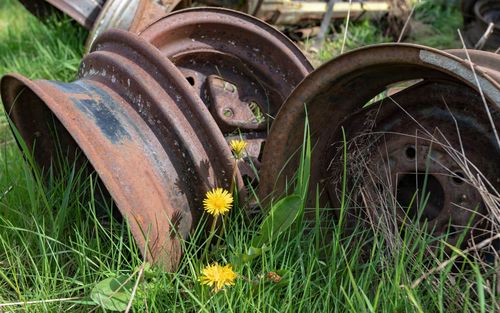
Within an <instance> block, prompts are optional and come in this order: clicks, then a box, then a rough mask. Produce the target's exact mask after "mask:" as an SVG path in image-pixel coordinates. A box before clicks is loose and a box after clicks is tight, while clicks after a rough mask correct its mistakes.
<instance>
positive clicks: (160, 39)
mask: <svg viewBox="0 0 500 313" xmlns="http://www.w3.org/2000/svg"><path fill="white" fill-rule="evenodd" d="M140 36H141V37H142V38H144V39H145V40H147V41H149V42H150V43H152V44H153V45H154V46H156V47H158V49H160V51H161V52H162V54H163V55H164V56H165V57H167V58H169V59H170V60H171V61H172V62H173V63H174V64H176V66H177V67H178V68H179V69H180V71H181V72H182V73H183V74H184V77H186V80H187V81H188V82H189V83H190V84H191V85H192V87H193V88H194V89H195V90H196V92H197V93H198V95H199V96H200V97H201V99H202V100H203V102H204V103H205V104H206V106H207V107H208V108H209V110H210V112H211V114H212V116H213V117H214V118H215V120H216V121H217V123H218V125H219V128H220V129H221V131H222V132H223V133H224V135H225V136H226V138H228V140H230V139H231V138H234V137H239V136H242V137H243V138H244V139H245V140H246V141H247V143H248V148H247V154H248V158H247V159H246V161H247V162H241V163H240V164H239V166H240V173H241V174H242V175H243V176H245V177H246V179H247V180H249V181H255V179H256V175H255V172H254V170H253V168H257V169H258V168H259V164H260V160H259V157H260V154H261V150H262V144H263V142H264V140H265V138H266V135H267V130H268V128H269V126H270V124H271V122H272V119H273V118H274V116H275V114H276V112H277V111H278V109H279V107H280V106H281V104H282V103H283V101H284V100H285V99H286V97H287V96H288V95H289V94H290V93H291V91H292V90H293V88H294V87H295V86H296V85H297V84H298V83H299V82H300V81H301V80H302V79H303V78H304V77H305V76H306V75H307V74H308V73H309V72H310V71H312V66H311V65H310V63H309V62H308V61H307V59H306V57H305V56H304V55H303V54H302V52H301V51H300V50H299V49H298V47H296V46H295V44H293V43H292V42H291V41H290V40H289V39H288V38H286V37H285V36H284V35H283V34H281V33H280V32H278V31H277V30H276V29H274V28H273V27H272V26H270V25H268V24H266V23H264V22H262V21H260V20H258V19H256V18H254V17H252V16H249V15H246V14H243V13H240V12H236V11H232V10H227V9H218V8H194V9H186V10H181V11H176V12H173V13H171V14H170V15H168V16H167V17H164V18H163V19H161V20H159V21H157V22H156V23H154V24H152V25H150V26H149V27H148V28H147V29H146V30H144V31H143V32H142V33H141V34H140ZM259 111H260V112H261V113H262V115H261V116H258V113H259ZM256 112H257V114H256ZM250 163H251V164H250Z"/></svg>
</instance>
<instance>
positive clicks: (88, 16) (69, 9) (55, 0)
mask: <svg viewBox="0 0 500 313" xmlns="http://www.w3.org/2000/svg"><path fill="white" fill-rule="evenodd" d="M19 1H20V2H21V3H22V4H23V5H24V6H25V7H26V8H27V9H28V10H29V11H30V12H31V13H32V14H33V15H35V16H38V17H41V18H44V17H45V16H47V15H48V14H49V13H50V11H51V10H52V9H56V10H59V11H61V12H63V13H64V14H67V15H69V16H70V17H71V18H73V19H74V20H75V21H76V22H77V23H78V24H80V25H82V26H83V27H85V28H86V29H91V28H92V25H93V24H94V21H95V19H96V18H97V15H98V14H99V11H100V10H101V8H102V6H103V4H104V2H105V1H106V0H19Z"/></svg>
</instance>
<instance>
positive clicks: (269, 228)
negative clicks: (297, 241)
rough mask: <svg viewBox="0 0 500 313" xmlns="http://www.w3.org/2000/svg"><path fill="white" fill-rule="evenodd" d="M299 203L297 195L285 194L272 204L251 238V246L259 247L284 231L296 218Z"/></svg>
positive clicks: (299, 198) (300, 201)
mask: <svg viewBox="0 0 500 313" xmlns="http://www.w3.org/2000/svg"><path fill="white" fill-rule="evenodd" d="M301 205H302V198H301V197H300V196H298V195H290V196H287V197H285V198H283V199H281V200H280V201H278V202H277V203H276V204H274V205H273V206H272V207H271V210H270V212H269V215H268V216H267V217H266V218H265V219H264V221H263V222H262V225H261V226H260V232H259V234H258V235H257V236H256V237H254V239H253V240H252V247H253V248H260V247H262V245H263V244H265V243H268V242H270V241H272V240H274V239H276V238H277V237H278V236H279V235H280V234H281V233H283V232H284V231H286V230H287V229H288V228H289V227H290V226H291V225H292V224H293V222H294V221H295V219H296V218H297V216H298V214H299V212H300V208H301Z"/></svg>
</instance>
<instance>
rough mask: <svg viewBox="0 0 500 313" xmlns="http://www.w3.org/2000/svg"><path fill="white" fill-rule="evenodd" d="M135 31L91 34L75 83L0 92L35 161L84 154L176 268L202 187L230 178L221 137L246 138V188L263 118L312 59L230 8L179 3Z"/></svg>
mask: <svg viewBox="0 0 500 313" xmlns="http://www.w3.org/2000/svg"><path fill="white" fill-rule="evenodd" d="M221 30H225V31H224V32H221ZM142 37H143V38H141V37H138V36H137V35H134V34H133V33H130V32H125V31H120V30H112V31H108V32H106V33H104V34H103V35H101V36H99V37H98V38H97V39H96V41H95V43H94V44H93V48H92V49H91V51H90V53H89V54H88V55H87V56H86V57H85V58H84V59H83V61H82V63H81V65H80V70H79V73H78V78H77V80H76V81H74V82H72V83H61V82H54V81H45V80H36V81H31V80H29V79H27V78H25V77H23V76H20V75H7V76H4V77H3V78H2V81H1V86H0V88H1V89H0V91H1V95H2V100H3V103H4V106H5V112H8V113H9V116H10V118H11V120H12V122H13V125H14V126H15V127H16V128H17V129H18V131H19V133H20V134H21V136H22V137H23V139H24V141H25V142H26V144H27V145H28V147H29V148H30V149H32V150H33V151H34V157H35V160H36V162H37V163H38V164H39V166H40V167H41V168H45V169H47V168H48V167H49V166H50V164H51V163H52V161H54V158H55V157H56V154H57V151H65V152H66V153H67V157H68V158H69V159H71V160H73V161H76V162H77V163H78V164H80V163H81V164H84V163H86V162H85V161H86V160H88V163H89V164H90V166H91V167H92V168H93V169H94V170H95V171H96V172H97V174H98V175H99V178H100V179H101V180H102V183H103V184H104V186H105V187H106V189H107V190H108V192H109V193H110V195H111V196H112V197H113V199H114V201H115V203H116V205H117V207H118V209H119V210H120V212H121V214H122V215H123V216H124V218H125V219H127V220H128V221H129V223H130V227H131V231H132V234H133V235H134V238H135V240H136V241H137V243H138V244H139V246H140V247H141V251H147V257H148V259H149V260H151V261H155V262H157V263H159V264H160V265H162V266H163V267H164V268H165V269H167V270H173V269H175V268H176V266H177V264H178V262H179V260H180V256H181V245H180V242H179V241H180V240H181V239H182V238H187V236H188V234H189V233H190V231H191V230H192V229H193V228H195V227H196V225H197V222H198V220H199V217H200V215H201V213H202V200H203V197H204V195H205V193H206V192H207V191H208V190H209V189H211V188H215V187H224V188H226V189H229V187H230V184H231V179H232V173H233V164H234V161H233V159H232V154H231V151H230V149H229V147H228V143H227V141H226V137H229V138H230V137H231V136H238V137H239V136H243V137H244V138H245V140H247V141H248V142H249V143H250V145H249V148H248V149H247V152H248V157H247V158H246V159H245V160H246V161H247V162H248V163H243V164H242V165H241V166H242V168H241V170H240V171H238V172H237V176H236V184H237V188H238V190H239V191H240V192H239V194H240V195H242V196H243V197H244V195H245V184H244V182H243V177H242V176H243V174H245V173H246V174H245V175H246V176H251V175H253V174H252V172H251V170H249V167H250V164H252V165H255V164H257V163H258V157H259V153H260V151H261V149H262V147H261V145H262V142H263V141H264V140H265V137H266V135H267V129H268V127H269V126H270V122H271V121H272V119H271V118H270V117H271V115H272V114H275V113H276V112H277V110H278V109H279V106H280V105H281V103H283V101H284V99H285V98H286V96H287V95H288V94H289V93H290V92H291V90H292V89H293V88H294V87H295V86H296V85H297V84H298V83H299V82H300V81H301V80H302V79H303V78H304V77H305V76H306V75H307V74H308V73H309V72H310V71H311V70H312V67H311V65H310V64H309V62H308V61H307V59H306V58H305V57H304V55H303V54H302V53H301V52H300V50H299V49H298V48H297V47H296V46H295V45H294V44H293V43H291V42H290V41H289V40H288V39H287V38H286V37H285V36H284V35H283V34H281V33H279V32H278V31H276V30H275V29H274V28H272V27H271V26H269V25H267V24H265V23H263V22H261V21H259V20H257V19H254V18H252V17H250V16H247V15H244V14H241V13H238V12H233V11H227V10H221V9H206V10H202V9H191V10H186V11H182V12H178V13H176V14H174V15H171V16H168V17H166V18H164V19H162V20H160V21H158V22H157V23H156V24H154V25H152V26H151V28H148V29H147V30H146V31H145V32H144V34H143V35H142ZM155 46H156V47H158V48H156V47H155ZM253 109H258V110H259V111H260V112H262V113H263V116H265V117H266V118H265V120H264V121H262V120H258V119H257V117H256V116H255V115H254V113H253V111H252V110H253ZM228 111H231V112H232V114H229V115H228V114H227V113H226V112H228ZM58 149H59V150H58ZM245 164H246V165H245ZM242 200H244V199H242ZM145 247H147V249H145Z"/></svg>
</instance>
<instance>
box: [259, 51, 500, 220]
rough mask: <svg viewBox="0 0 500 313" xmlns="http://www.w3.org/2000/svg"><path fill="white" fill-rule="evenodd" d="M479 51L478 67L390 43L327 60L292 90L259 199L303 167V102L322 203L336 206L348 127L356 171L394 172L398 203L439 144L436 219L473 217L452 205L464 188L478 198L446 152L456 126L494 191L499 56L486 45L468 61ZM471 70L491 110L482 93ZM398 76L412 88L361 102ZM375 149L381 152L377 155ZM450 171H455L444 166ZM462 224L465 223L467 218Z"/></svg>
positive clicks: (267, 157) (272, 140) (499, 152)
mask: <svg viewBox="0 0 500 313" xmlns="http://www.w3.org/2000/svg"><path fill="white" fill-rule="evenodd" d="M481 55H482V56H483V57H482V59H481V60H482V61H481V62H479V63H480V65H478V64H473V65H471V64H469V62H468V61H465V60H463V59H462V58H459V57H456V56H453V55H452V54H450V53H447V52H444V51H440V50H436V49H432V48H427V47H423V46H417V45H409V44H385V45H377V46H371V47H366V48H362V49H358V50H355V51H352V52H349V53H346V54H344V55H341V56H339V57H338V58H336V59H334V60H332V61H330V62H328V63H327V64H325V65H323V66H322V67H320V68H319V69H317V70H316V71H315V72H313V73H311V74H310V75H309V76H308V77H307V78H306V79H305V80H304V81H303V82H302V83H301V84H300V85H299V86H298V87H297V88H296V89H295V90H294V92H293V93H292V94H291V95H290V97H289V98H288V99H287V101H286V102H285V104H284V105H283V106H282V108H281V110H280V112H279V113H278V115H277V117H276V120H275V121H274V124H273V126H272V128H271V132H270V135H269V137H268V141H267V145H266V146H267V147H272V148H270V149H265V150H264V156H263V163H262V169H261V172H260V177H261V181H260V185H259V188H260V190H259V194H260V197H261V199H265V198H268V199H270V198H272V197H275V196H279V195H280V194H281V193H283V192H284V190H285V184H286V181H287V180H288V182H290V180H291V179H292V178H293V176H294V174H295V171H296V169H297V164H298V153H297V151H300V147H301V144H302V140H303V129H304V128H303V125H304V121H305V119H306V113H305V108H306V107H307V118H308V119H309V125H310V129H311V140H312V142H311V144H312V146H313V147H314V149H313V152H312V161H311V164H312V165H311V178H310V184H311V186H314V188H313V189H314V190H311V192H312V193H315V192H316V186H317V185H318V184H319V185H320V186H321V187H322V188H324V189H327V190H328V192H325V193H322V198H321V201H322V203H323V205H326V204H327V203H330V205H331V206H333V207H338V206H339V197H338V192H339V189H338V188H339V186H338V182H339V179H340V177H341V176H342V172H341V170H342V167H341V166H340V165H339V163H338V162H337V161H339V162H340V163H341V162H342V160H341V159H340V160H339V152H340V154H342V149H343V145H342V129H344V131H345V134H346V137H347V145H348V152H347V153H348V156H349V162H350V163H353V162H354V161H355V160H357V159H359V158H361V159H362V160H363V162H365V164H364V165H365V166H363V167H361V168H360V169H361V172H360V171H359V169H358V171H357V173H358V174H360V175H363V174H366V175H365V178H366V177H369V178H373V177H376V178H377V179H378V178H379V177H386V178H392V180H391V181H392V185H391V186H392V187H393V189H391V190H389V191H390V192H391V193H392V194H393V196H394V197H395V198H396V197H402V200H407V199H406V198H405V196H403V194H404V190H406V191H408V190H407V189H411V187H414V188H413V190H412V192H413V193H414V192H415V187H416V186H415V185H411V183H410V185H409V186H410V187H408V188H407V187H405V183H406V181H403V180H402V177H403V176H405V175H407V174H411V175H410V176H408V177H410V178H412V179H410V182H415V181H416V179H415V178H416V177H418V175H419V174H422V173H426V170H428V169H427V168H426V167H425V166H426V164H427V163H426V162H425V157H426V156H427V155H428V153H427V152H429V151H431V150H434V151H435V154H434V155H433V157H435V158H437V159H438V161H436V160H434V161H436V162H437V163H439V164H441V166H438V165H436V164H434V163H433V166H434V168H432V176H433V177H434V178H436V179H435V180H436V182H435V186H436V187H435V188H436V189H435V190H436V191H437V192H436V193H434V194H438V193H439V192H440V194H441V196H440V197H438V198H436V202H435V203H434V207H438V208H439V210H437V211H439V212H440V214H442V215H440V218H441V219H440V220H439V221H440V222H443V221H448V220H447V219H446V218H445V217H452V215H453V214H455V213H456V216H461V217H464V216H468V215H467V214H463V212H462V211H460V210H455V211H453V210H452V208H455V207H456V206H455V205H454V203H462V202H463V201H461V202H457V199H455V198H453V197H454V196H461V195H465V198H467V199H469V200H470V201H472V202H474V201H479V202H481V201H482V199H481V197H480V196H479V195H478V194H477V190H475V189H474V188H473V187H470V186H468V185H460V186H458V184H460V183H461V182H462V181H463V180H462V179H461V178H460V177H461V176H460V177H458V178H457V177H456V176H459V175H461V174H463V172H460V171H461V170H460V169H459V168H460V166H459V164H457V162H456V160H453V159H452V158H451V157H450V155H449V150H450V149H451V148H455V149H456V151H461V149H460V143H459V142H458V141H457V138H458V137H457V133H456V126H457V125H458V127H459V129H460V131H461V133H462V135H463V136H464V137H465V138H464V139H463V144H464V150H465V155H466V156H468V157H470V161H471V162H472V163H473V164H474V165H475V166H477V168H478V170H479V171H481V172H482V173H483V174H484V175H485V176H486V178H488V180H489V181H490V182H491V183H492V184H493V186H494V187H495V188H496V190H498V187H499V186H498V185H499V180H498V177H499V175H500V174H499V173H498V168H497V164H496V163H497V161H493V162H492V160H498V159H499V157H500V149H499V147H498V144H497V138H496V135H495V132H494V129H497V130H498V129H499V128H500V122H499V119H498V116H499V114H500V76H499V74H500V72H498V71H497V69H498V56H496V55H494V54H491V53H489V54H488V56H487V57H486V56H485V52H482V53H476V52H473V53H471V58H472V60H474V59H477V58H481ZM492 59H496V60H497V61H496V63H495V64H496V66H494V67H492V68H488V67H486V66H487V65H488V60H490V61H491V60H492ZM471 66H473V67H474V69H475V73H474V72H473V71H472V69H471ZM475 75H477V77H478V81H479V84H480V86H481V90H482V92H483V94H484V96H485V99H486V101H487V105H488V109H489V111H490V112H491V117H490V116H489V115H488V113H487V111H486V110H485V106H484V104H483V102H482V100H481V97H480V95H479V93H478V87H477V86H476V79H475ZM401 82H405V84H406V85H408V84H410V83H411V84H414V85H413V86H412V87H409V88H406V89H404V90H403V91H401V92H399V93H397V94H396V95H394V96H392V97H391V99H387V98H386V99H384V100H383V101H381V102H377V103H375V104H372V105H369V106H365V105H366V104H367V103H368V102H369V101H370V100H371V99H373V98H375V97H376V96H377V95H379V94H380V93H382V92H384V91H385V90H386V88H387V87H388V86H391V85H392V84H396V83H401ZM415 83H416V84H415ZM396 103H397V105H396ZM491 120H493V124H492V123H491ZM455 122H456V123H457V125H456V124H455ZM437 129H439V130H440V131H437ZM425 130H427V131H428V132H427V133H426V132H425ZM394 134H397V135H394ZM417 135H418V136H417ZM443 137H444V138H443ZM436 138H438V139H439V140H441V141H443V140H445V139H446V140H448V144H449V146H450V147H447V148H444V147H443V145H442V144H438V143H437V142H436V140H438V139H436ZM439 140H438V141H439ZM424 142H425V143H424ZM430 143H431V144H430ZM432 143H433V144H434V148H432ZM339 144H340V146H339ZM410 145H413V146H414V147H420V148H422V150H418V149H417V148H413V149H415V150H413V152H415V154H413V152H412V151H410V152H409V154H408V155H407V156H405V154H404V152H405V151H406V149H407V147H409V146H410ZM437 146H440V148H438V147H437ZM479 146H480V147H479ZM377 147H383V148H384V149H382V150H383V151H382V152H380V151H379V150H378V149H377ZM425 149H427V150H425ZM426 151H427V152H426ZM429 153H430V152H429ZM393 154H394V155H393ZM405 158H406V159H405ZM408 159H411V160H408ZM384 161H385V162H384ZM404 162H407V163H404ZM385 164H389V165H388V166H385ZM411 166H413V167H411ZM446 168H448V169H450V168H451V170H450V171H449V172H447V171H446ZM380 171H383V172H384V173H395V174H398V173H399V176H397V177H396V176H391V175H390V174H385V175H382V172H380ZM454 171H455V172H454ZM454 173H455V174H454ZM460 173H461V174H460ZM349 174H350V173H349ZM452 178H455V180H453V179H452ZM375 180H376V179H373V180H372V181H373V182H375ZM457 182H458V183H457ZM454 183H456V184H457V186H455V185H453V184H454ZM373 185H377V184H375V183H373ZM389 185H390V184H389ZM405 188H406V189H405ZM377 189H379V188H378V187H377ZM439 190H441V191H439ZM451 191H454V192H451ZM377 192H379V193H380V190H378V191H377V190H375V191H374V193H377ZM365 195H366V194H365ZM368 195H369V193H368ZM311 199H315V197H311ZM398 200H400V199H398ZM472 202H471V203H466V202H463V204H464V205H467V207H468V209H474V205H477V204H478V203H477V202H475V203H472ZM431 204H432V203H431ZM428 207H429V212H428V213H429V214H430V216H431V215H432V211H433V208H432V206H431V205H429V206H428ZM426 210H427V208H426ZM459 211H460V212H459ZM435 212H436V210H434V213H435ZM453 212H454V213H453ZM432 216H433V218H435V217H436V216H434V215H432ZM457 219H458V218H457ZM436 221H437V220H436ZM466 222H467V221H466ZM466 222H465V223H466ZM457 223H459V224H460V225H463V223H464V221H463V218H462V219H460V222H457ZM440 226H442V225H440ZM441 230H443V229H441Z"/></svg>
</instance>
